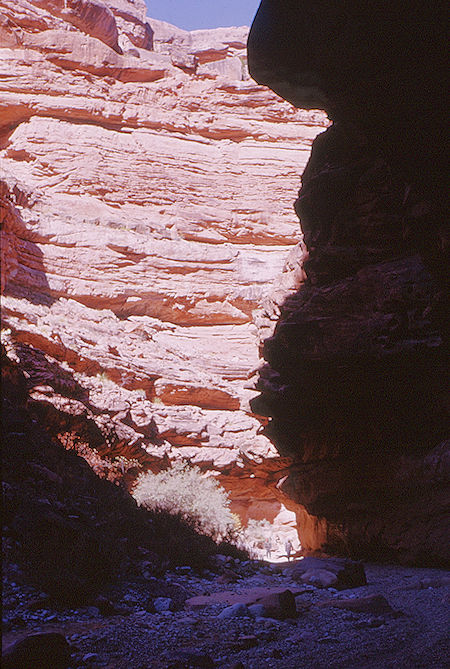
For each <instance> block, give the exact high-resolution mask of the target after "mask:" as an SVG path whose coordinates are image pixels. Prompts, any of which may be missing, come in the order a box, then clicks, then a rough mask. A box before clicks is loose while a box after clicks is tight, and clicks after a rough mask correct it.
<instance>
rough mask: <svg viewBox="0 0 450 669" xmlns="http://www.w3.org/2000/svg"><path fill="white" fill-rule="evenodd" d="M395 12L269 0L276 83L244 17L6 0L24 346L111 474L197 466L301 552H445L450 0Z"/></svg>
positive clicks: (267, 26) (3, 107)
mask: <svg viewBox="0 0 450 669" xmlns="http://www.w3.org/2000/svg"><path fill="white" fill-rule="evenodd" d="M385 4H386V3H383V2H377V3H375V4H374V7H373V8H372V9H370V11H369V10H367V12H365V11H364V12H360V11H359V10H358V9H357V8H354V7H353V6H352V3H346V11H345V12H340V11H339V10H337V9H336V10H331V9H330V8H329V7H327V3H324V2H319V3H317V6H316V8H315V9H314V10H313V9H311V7H310V6H309V3H307V2H305V3H297V2H286V3H284V4H283V7H282V8H280V7H278V6H277V3H274V2H273V1H271V0H266V1H264V2H263V3H262V5H261V8H260V10H259V12H258V14H257V17H256V19H255V22H254V24H253V27H252V29H251V32H250V37H249V61H248V64H249V66H250V74H251V76H252V77H253V79H252V78H251V77H250V74H249V70H248V64H247V51H246V42H247V35H248V29H247V28H227V29H225V28H224V29H222V28H220V29H216V30H211V31H193V32H187V31H183V30H180V29H178V28H176V27H175V26H171V25H169V24H166V23H164V22H161V21H157V20H152V19H147V18H146V10H145V5H144V3H143V2H141V1H140V0H111V1H110V0H108V2H100V1H98V0H66V1H64V0H35V1H33V2H29V1H27V0H20V1H19V2H12V0H2V2H1V4H0V8H1V14H0V17H1V24H0V43H1V45H2V47H1V56H2V57H1V61H0V67H1V78H0V124H1V133H0V139H1V156H0V157H1V192H0V196H1V201H2V210H1V211H2V289H3V291H4V294H3V298H2V310H3V316H2V328H3V331H2V341H3V342H4V346H5V349H6V351H7V355H8V356H9V359H10V360H12V361H15V363H17V364H18V365H19V366H20V367H21V369H22V370H23V371H24V372H25V373H26V377H27V392H28V393H29V400H28V407H29V408H30V410H31V411H32V412H33V415H34V417H35V419H36V420H38V421H39V422H40V423H41V424H43V425H45V428H46V430H47V433H48V434H50V436H51V437H52V438H54V439H57V440H58V441H59V442H60V443H61V445H62V446H64V447H65V448H66V449H74V450H75V451H76V452H78V453H79V454H80V455H82V456H83V457H85V459H86V460H87V461H88V462H89V464H90V465H91V467H92V468H93V469H94V471H95V472H96V473H97V474H99V475H100V476H102V477H105V478H108V479H110V480H112V481H115V482H117V483H121V484H124V485H125V486H127V487H128V488H130V487H131V486H132V484H133V482H134V480H135V479H136V476H137V475H139V473H140V472H141V471H144V470H146V469H151V470H152V471H155V472H156V471H159V470H160V469H161V468H163V467H166V466H168V465H169V463H170V462H173V461H176V460H180V459H183V458H186V459H188V460H189V461H190V462H192V463H193V464H196V465H198V466H199V467H200V468H201V469H202V471H204V472H205V473H207V474H209V475H214V476H216V477H217V479H218V480H219V481H220V483H221V484H222V485H223V486H224V487H225V488H226V490H228V491H229V493H230V497H231V500H232V509H233V511H235V512H236V513H237V514H238V515H239V517H240V519H241V522H242V523H243V524H246V523H247V522H248V520H249V519H254V520H262V519H267V520H269V522H270V523H271V524H272V526H273V528H275V531H276V533H277V535H279V537H280V538H281V537H283V538H284V537H286V536H290V537H292V538H294V537H295V538H296V540H297V530H298V532H299V535H300V540H301V545H302V548H303V551H304V552H305V553H314V552H318V553H323V552H329V553H330V552H331V553H340V554H345V555H351V556H357V557H363V558H367V559H373V560H388V561H400V562H402V563H405V564H412V565H431V566H433V565H436V566H443V565H445V564H448V562H449V557H450V555H449V553H450V551H449V544H448V525H447V524H446V518H447V513H448V506H447V505H448V479H449V457H448V456H449V449H448V441H446V437H447V434H448V430H447V428H448V416H447V413H446V409H445V407H446V402H447V400H448V392H447V389H446V388H445V385H444V382H443V379H445V378H446V377H448V373H447V372H448V366H447V361H448V356H447V350H448V348H447V347H448V343H447V342H448V330H447V328H448V320H447V314H448V303H447V302H446V296H447V295H448V278H447V271H446V267H447V262H446V260H447V256H446V251H448V229H447V227H446V224H445V222H446V213H447V210H446V193H445V190H446V189H445V185H446V184H445V177H444V174H445V168H444V164H443V160H444V158H443V147H444V145H445V142H444V137H445V124H444V120H443V119H444V111H445V110H444V104H443V96H442V91H441V88H442V81H441V76H440V72H441V69H440V68H441V64H442V62H443V59H442V51H443V40H442V35H441V32H440V29H439V26H440V25H442V24H443V21H442V20H440V17H441V14H440V13H441V11H442V9H443V8H442V7H441V4H440V3H437V4H436V6H435V7H434V8H429V9H427V10H424V11H423V16H422V17H421V21H420V22H418V21H417V14H416V11H415V9H414V7H412V5H413V4H414V3H412V2H411V3H407V4H408V7H407V8H405V11H404V12H403V11H402V12H400V11H399V10H397V9H396V8H395V7H391V8H388V7H387V6H386V7H385V6H384V5H385ZM347 5H348V7H347ZM410 5H411V7H410ZM441 18H442V17H441ZM419 24H420V26H419ZM424 25H425V26H427V27H428V28H429V29H427V30H424V29H423V26H424ZM373 26H378V28H377V30H373V28H372V27H373ZM299 35H301V38H302V39H301V40H299ZM336 53H339V58H336ZM374 53H375V54H377V58H375V59H374V58H373V54H374ZM433 68H434V69H433ZM431 72H433V74H431ZM398 81H401V86H397V85H396V82H398ZM425 81H426V85H425V84H424V82H425ZM256 82H259V83H256ZM269 89H272V90H273V91H274V92H272V91H271V90H269ZM276 94H279V95H281V96H282V97H283V98H285V100H282V99H280V97H278V95H276ZM291 103H292V104H291ZM293 105H294V106H293ZM330 120H331V121H332V122H333V124H332V125H331V127H329V126H330ZM311 150H312V153H311ZM310 154H311V158H310ZM308 160H309V162H308ZM302 173H303V175H302V177H301V182H302V183H301V185H302V187H301V190H300V193H299V197H298V199H297V201H296V203H295V209H296V212H297V214H298V216H299V218H300V225H301V227H300V226H299V221H298V220H297V218H296V216H295V214H294V211H293V208H292V205H293V200H294V199H295V193H296V191H297V190H298V186H299V183H300V175H301V174H302ZM302 231H303V232H302ZM262 356H264V358H265V361H264V360H263V359H262ZM298 546H299V545H298V544H297V547H298Z"/></svg>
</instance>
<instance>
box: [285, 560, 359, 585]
mask: <svg viewBox="0 0 450 669" xmlns="http://www.w3.org/2000/svg"><path fill="white" fill-rule="evenodd" d="M289 572H290V575H291V577H292V578H293V579H294V580H296V581H300V582H302V583H309V584H311V585H319V587H323V588H329V587H333V588H336V589H337V590H345V589H346V588H358V587H360V586H363V585H367V578H366V573H365V571H364V565H363V564H362V563H361V562H354V561H352V560H345V559H339V558H313V557H305V558H303V559H302V560H299V561H298V562H296V563H295V564H294V565H292V567H290V568H289Z"/></svg>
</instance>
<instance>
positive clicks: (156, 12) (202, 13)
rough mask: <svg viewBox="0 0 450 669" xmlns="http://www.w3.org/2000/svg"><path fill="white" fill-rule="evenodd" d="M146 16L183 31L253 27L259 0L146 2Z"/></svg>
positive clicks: (159, 0) (148, 0)
mask: <svg viewBox="0 0 450 669" xmlns="http://www.w3.org/2000/svg"><path fill="white" fill-rule="evenodd" d="M145 2H146V5H147V14H148V16H150V17H153V18H155V19H160V20H161V21H167V22H168V23H173V24H174V25H176V26H178V28H183V29H184V30H199V29H201V28H219V27H228V26H250V25H251V23H252V21H253V17H254V16H255V14H256V10H257V9H258V5H259V2H260V0H145Z"/></svg>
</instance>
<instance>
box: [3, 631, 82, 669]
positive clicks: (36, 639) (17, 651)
mask: <svg viewBox="0 0 450 669" xmlns="http://www.w3.org/2000/svg"><path fill="white" fill-rule="evenodd" d="M70 656H71V652H70V646H69V644H68V643H67V641H66V639H65V637H64V636H63V635H62V634H59V633H58V632H48V633H42V634H30V635H29V636H27V637H25V639H21V640H20V641H17V642H16V643H14V644H12V646H10V647H9V648H7V649H6V650H5V652H4V653H3V655H2V667H3V669H65V667H68V666H69V664H70Z"/></svg>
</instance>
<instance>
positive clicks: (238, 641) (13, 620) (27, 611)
mask: <svg viewBox="0 0 450 669" xmlns="http://www.w3.org/2000/svg"><path fill="white" fill-rule="evenodd" d="M227 566H228V567H230V564H228V565H227ZM231 567H232V568H233V570H234V572H235V574H237V575H238V579H237V581H236V582H235V583H230V584H224V583H222V582H220V573H219V574H217V573H212V572H209V573H208V572H207V573H205V574H204V575H202V576H201V577H200V576H196V575H195V574H194V573H193V572H192V571H191V570H190V569H189V568H188V567H186V568H181V569H179V570H178V571H176V572H173V573H168V574H166V575H165V577H163V578H162V579H156V578H153V577H150V578H148V577H147V578H144V577H143V576H136V578H133V579H128V580H126V581H124V582H122V583H120V584H116V585H115V586H114V587H112V588H110V589H109V590H108V591H107V592H105V595H106V597H107V600H108V602H110V603H112V605H113V607H114V608H115V610H114V611H113V612H112V613H111V612H109V615H102V614H101V613H100V611H101V604H99V602H96V604H97V605H96V606H94V605H92V606H87V607H84V608H80V609H76V610H74V609H70V610H69V609H63V608H56V607H55V606H52V605H51V603H50V602H49V601H48V600H46V599H45V597H44V596H43V595H42V593H39V592H37V591H36V590H33V589H32V588H30V587H27V586H24V585H21V584H20V583H16V582H14V581H11V578H10V575H9V578H8V579H7V580H6V582H5V583H4V599H3V610H4V626H3V629H4V646H8V645H9V644H10V643H12V642H14V641H16V640H19V639H21V638H24V637H25V636H27V635H28V634H30V633H33V632H43V631H57V632H61V633H62V634H63V635H64V636H65V637H66V639H67V640H68V641H69V643H70V644H71V647H72V664H71V667H73V668H75V667H78V668H80V669H96V668H97V667H98V668H100V667H103V668H107V667H108V668H110V669H183V668H186V669H187V668H189V667H218V668H222V669H225V668H231V667H235V668H236V669H237V668H238V667H240V669H242V667H244V669H266V668H267V669H271V668H274V669H278V668H280V669H281V668H283V669H285V667H289V668H290V669H302V668H305V669H306V668H308V669H332V668H333V669H353V668H354V669H357V668H358V669H372V668H373V669H375V668H376V669H384V668H389V667H395V668H396V669H398V668H404V669H412V668H422V667H423V669H432V668H435V669H438V668H439V669H444V668H446V667H450V660H449V658H450V652H449V651H450V648H449V646H450V644H449V636H448V629H449V620H450V618H449V603H450V593H449V590H450V587H449V576H448V572H444V571H442V570H437V569H416V568H405V567H398V566H386V565H370V564H369V565H365V571H366V575H367V581H368V584H367V585H366V586H361V587H358V588H352V589H347V590H344V591H340V592H337V591H336V590H334V589H333V588H328V589H321V588H317V587H314V586H311V585H307V586H305V585H303V584H301V583H299V582H295V581H293V580H292V578H291V575H290V572H291V570H290V568H289V566H287V565H285V566H284V568H280V567H276V566H273V567H269V566H267V565H261V563H256V564H253V563H248V562H246V563H238V562H235V563H232V564H231ZM18 580H19V579H18ZM255 587H264V588H268V589H270V588H275V587H277V588H278V587H279V588H283V589H288V590H291V592H293V593H294V595H295V596H296V604H297V610H298V612H299V613H298V617H297V618H293V619H288V620H275V619H270V618H261V617H258V618H255V617H252V616H251V615H250V614H249V615H248V617H239V618H238V617H231V618H227V619H221V618H218V615H219V614H220V612H221V611H223V609H224V608H225V607H226V606H227V604H224V603H210V604H209V605H207V606H205V607H203V608H196V609H191V608H189V607H188V606H186V605H185V604H184V602H185V600H186V598H189V597H193V596H198V595H205V594H207V595H211V594H213V593H218V592H223V591H229V592H232V593H235V594H239V593H243V592H245V591H246V590H247V589H248V588H255ZM373 594H382V595H384V597H385V598H386V599H387V601H388V602H389V604H390V606H391V607H392V609H393V611H392V612H390V613H383V614H381V615H380V614H379V613H357V612H354V611H349V610H346V609H340V608H333V607H332V606H330V605H327V606H320V605H319V604H320V603H321V602H324V601H326V600H328V601H330V600H333V601H334V600H342V599H353V600H358V599H359V598H361V597H363V596H367V595H373ZM155 596H158V597H161V596H162V597H166V598H167V597H170V599H171V600H172V608H175V609H178V610H175V611H162V612H160V613H157V612H154V611H155ZM152 611H153V612H152ZM103 613H104V612H103ZM239 663H241V664H239Z"/></svg>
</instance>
